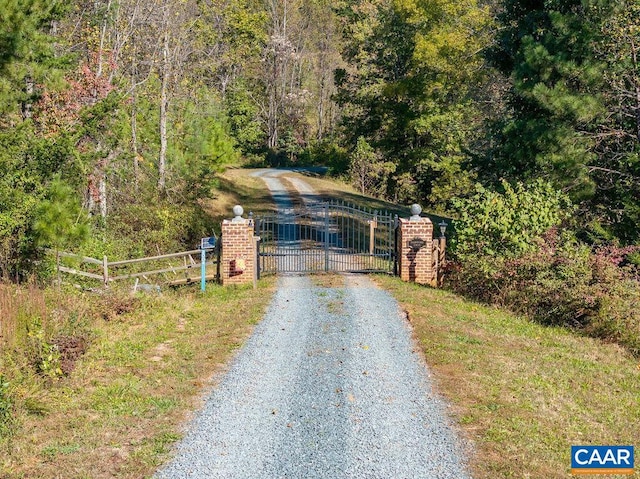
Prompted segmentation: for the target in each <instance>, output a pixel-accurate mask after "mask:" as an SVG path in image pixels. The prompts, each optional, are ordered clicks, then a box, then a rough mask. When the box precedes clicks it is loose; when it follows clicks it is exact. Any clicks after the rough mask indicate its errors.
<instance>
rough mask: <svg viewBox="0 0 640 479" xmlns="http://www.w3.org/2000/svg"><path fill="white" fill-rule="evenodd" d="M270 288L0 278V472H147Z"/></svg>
mask: <svg viewBox="0 0 640 479" xmlns="http://www.w3.org/2000/svg"><path fill="white" fill-rule="evenodd" d="M272 286H273V283H272V281H269V280H265V281H262V282H261V284H260V289H259V290H258V291H257V292H256V291H254V290H253V289H248V288H229V287H227V288H222V287H221V286H215V285H209V286H208V289H207V291H206V292H205V293H201V292H200V291H199V290H196V289H195V288H189V287H181V288H179V289H176V290H166V291H163V292H161V293H159V294H146V295H144V294H138V295H136V296H131V294H130V292H129V291H117V290H112V291H103V292H101V293H95V292H88V293H82V292H79V291H77V290H75V289H67V288H62V289H60V290H58V289H56V288H53V289H51V288H50V289H46V290H42V289H41V288H38V287H37V286H35V285H31V286H23V287H15V286H0V317H1V318H2V323H1V324H2V331H1V336H0V372H1V373H0V477H3V478H7V479H18V478H29V479H36V478H42V479H49V478H52V477H65V478H69V479H72V478H78V479H80V478H92V479H100V478H108V477H122V478H125V477H126V478H133V477H148V476H150V475H151V474H152V473H153V471H154V470H155V469H156V468H157V467H158V466H159V465H160V464H162V463H163V461H164V460H166V459H167V457H168V456H167V454H168V452H169V449H170V447H171V444H172V443H174V442H175V441H176V440H177V439H179V438H180V436H181V435H182V434H183V432H184V430H183V426H184V422H185V421H186V420H187V419H188V418H189V417H190V416H191V414H192V413H193V411H194V410H196V409H197V408H198V406H199V404H200V401H201V400H202V399H203V397H202V394H203V392H204V391H206V390H207V389H208V388H209V387H211V386H212V385H213V384H215V381H216V380H217V379H216V378H217V376H216V375H217V374H218V373H220V372H221V371H222V370H223V369H224V366H225V364H226V363H227V362H228V360H229V358H230V357H231V356H232V355H233V353H234V351H236V349H237V348H238V347H239V346H240V345H241V344H242V342H243V341H244V339H245V338H246V337H247V336H248V334H249V333H250V332H251V330H252V326H253V325H254V324H255V323H256V322H257V321H259V319H260V318H261V317H262V314H263V313H264V310H265V306H266V304H267V302H268V300H269V298H270V293H271V291H272Z"/></svg>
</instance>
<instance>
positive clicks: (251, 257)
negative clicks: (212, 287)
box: [220, 219, 256, 285]
mask: <svg viewBox="0 0 640 479" xmlns="http://www.w3.org/2000/svg"><path fill="white" fill-rule="evenodd" d="M221 240H222V256H221V259H220V260H221V261H222V265H221V274H222V284H224V285H227V284H245V283H251V282H252V281H253V275H254V268H255V266H256V265H255V257H256V248H255V242H254V239H253V220H247V219H242V220H224V221H223V222H222V238H221Z"/></svg>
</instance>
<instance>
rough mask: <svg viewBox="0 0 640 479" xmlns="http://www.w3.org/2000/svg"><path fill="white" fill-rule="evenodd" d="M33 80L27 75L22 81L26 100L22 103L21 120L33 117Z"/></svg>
mask: <svg viewBox="0 0 640 479" xmlns="http://www.w3.org/2000/svg"><path fill="white" fill-rule="evenodd" d="M33 86H34V82H33V78H32V77H31V76H29V75H27V76H26V77H25V79H24V92H25V93H26V94H27V98H26V100H25V101H24V102H23V103H22V119H23V120H28V119H29V118H31V117H32V115H33V103H31V102H32V98H33Z"/></svg>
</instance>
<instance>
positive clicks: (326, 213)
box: [324, 203, 329, 273]
mask: <svg viewBox="0 0 640 479" xmlns="http://www.w3.org/2000/svg"><path fill="white" fill-rule="evenodd" d="M324 271H325V273H327V272H328V271H329V203H325V204H324Z"/></svg>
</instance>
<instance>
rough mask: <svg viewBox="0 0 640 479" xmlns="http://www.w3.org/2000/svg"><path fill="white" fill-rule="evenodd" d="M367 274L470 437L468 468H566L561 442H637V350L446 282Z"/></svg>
mask: <svg viewBox="0 0 640 479" xmlns="http://www.w3.org/2000/svg"><path fill="white" fill-rule="evenodd" d="M377 282H378V283H379V284H380V285H381V286H382V287H384V288H385V289H388V290H389V291H391V293H392V294H393V295H394V296H395V297H396V299H397V300H398V302H399V303H400V304H401V306H402V308H404V310H405V311H406V312H407V315H408V319H409V322H410V323H411V326H412V328H413V331H414V334H415V338H416V340H417V342H418V344H419V346H420V348H421V350H422V351H423V353H424V356H425V358H426V361H427V364H428V365H429V368H430V370H431V372H432V377H433V378H434V379H435V383H436V387H437V389H438V391H439V392H440V394H442V396H444V397H445V398H446V400H447V401H448V402H449V404H451V406H452V407H451V409H450V411H449V412H450V414H451V416H452V418H453V419H454V420H455V421H456V423H457V424H458V427H459V428H460V429H461V430H462V431H463V433H464V435H465V436H466V437H468V438H469V439H471V441H472V449H471V450H470V451H469V453H470V457H471V466H472V471H473V477H474V478H477V479H494V478H510V477H513V478H516V477H517V478H543V477H544V478H566V477H569V476H570V468H571V458H570V448H571V445H579V444H594V445H598V444H635V445H637V444H640V401H638V384H640V360H639V359H638V357H637V356H633V355H632V354H631V353H630V352H629V351H628V350H627V349H625V348H623V347H621V346H619V345H617V344H615V343H611V342H606V341H602V340H598V339H591V338H587V337H584V336H581V335H577V334H575V333H574V332H573V331H571V330H570V329H567V328H564V327H562V326H545V325H541V324H538V323H535V322H532V321H530V320H528V319H527V318H524V317H522V316H517V315H514V314H511V313H508V312H506V311H504V310H501V309H498V308H493V307H488V306H484V305H482V304H479V303H476V302H472V301H468V300H465V299H463V298H461V297H460V296H457V295H455V294H452V293H450V292H447V291H443V290H436V289H431V288H425V287H421V286H417V285H414V284H409V283H403V282H401V281H400V280H399V279H397V278H391V277H388V276H379V277H377ZM633 477H640V471H636V473H635V475H634V476H633Z"/></svg>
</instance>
